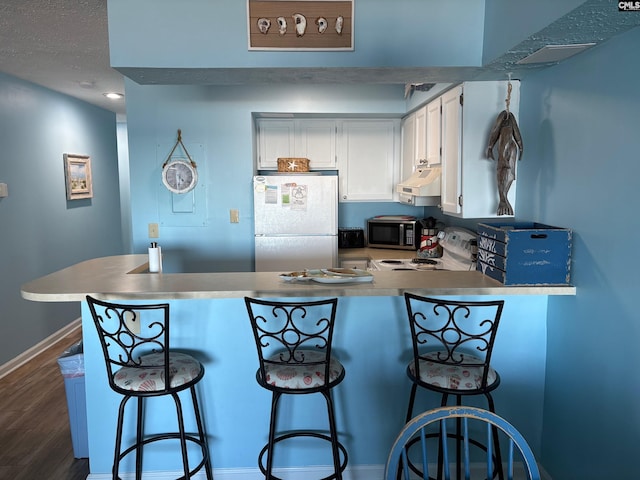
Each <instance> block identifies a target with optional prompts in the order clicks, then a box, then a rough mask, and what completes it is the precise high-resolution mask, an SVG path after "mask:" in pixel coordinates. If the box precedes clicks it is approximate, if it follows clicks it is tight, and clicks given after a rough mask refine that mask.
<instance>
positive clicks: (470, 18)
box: [108, 0, 484, 68]
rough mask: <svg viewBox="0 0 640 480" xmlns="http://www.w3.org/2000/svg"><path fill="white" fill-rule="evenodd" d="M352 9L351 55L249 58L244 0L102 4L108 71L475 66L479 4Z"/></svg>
mask: <svg viewBox="0 0 640 480" xmlns="http://www.w3.org/2000/svg"><path fill="white" fill-rule="evenodd" d="M354 5H355V7H354V8H355V13H354V17H355V22H354V24H355V30H356V34H355V37H354V39H355V49H354V51H353V52H326V51H325V52H320V51H316V52H256V51H248V49H247V47H248V40H247V2H246V0H242V1H240V0H218V1H215V2H212V1H208V0H182V1H180V2H173V1H167V0H137V1H136V2H130V1H127V0H110V1H109V9H108V12H109V42H110V50H111V65H112V66H114V67H141V66H142V67H153V68H167V67H175V68H180V67H183V68H190V67H191V68H193V67H199V68H207V67H213V68H220V67H225V68H240V67H262V66H264V67H322V68H324V67H327V66H329V65H330V66H333V67H340V66H346V67H380V66H387V67H392V66H400V67H405V66H430V65H438V66H459V65H465V66H478V65H480V63H481V56H482V35H483V22H484V0H466V1H465V2H464V7H462V6H461V5H460V4H459V3H457V2H447V1H442V0H420V1H416V0H394V1H393V2H389V1H384V0H356V1H355V2H354ZM452 26H455V28H452ZM461 32H464V34H462V35H461V34H460V33H461ZM390 36H392V37H393V41H389V38H390ZM132 45H135V47H136V48H131V46H132ZM205 46H206V48H203V47H205ZM399 46H401V48H399ZM399 50H401V52H400V54H399Z"/></svg>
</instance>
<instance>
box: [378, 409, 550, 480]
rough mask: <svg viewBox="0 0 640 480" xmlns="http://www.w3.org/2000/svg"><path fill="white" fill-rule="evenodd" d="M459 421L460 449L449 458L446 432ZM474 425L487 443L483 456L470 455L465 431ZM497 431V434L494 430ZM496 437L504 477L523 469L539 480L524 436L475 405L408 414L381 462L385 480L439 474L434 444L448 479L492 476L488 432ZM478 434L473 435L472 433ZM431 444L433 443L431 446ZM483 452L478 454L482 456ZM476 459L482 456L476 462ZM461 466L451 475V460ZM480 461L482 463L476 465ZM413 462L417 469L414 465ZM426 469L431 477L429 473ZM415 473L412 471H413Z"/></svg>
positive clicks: (492, 455) (514, 475)
mask: <svg viewBox="0 0 640 480" xmlns="http://www.w3.org/2000/svg"><path fill="white" fill-rule="evenodd" d="M459 420H461V423H462V438H463V444H464V448H463V450H462V458H453V457H452V455H451V454H450V451H451V450H452V449H451V448H450V446H449V441H448V440H447V439H448V432H449V431H451V430H453V429H455V428H456V424H457V422H458V421H459ZM474 427H480V428H478V429H477V431H480V432H484V434H485V435H486V440H485V442H484V444H485V445H487V446H488V448H487V449H486V451H485V452H484V455H480V456H478V455H475V456H474V455H473V450H472V449H473V446H474V440H473V439H472V438H471V435H470V432H471V431H472V430H474ZM496 432H499V433H496ZM495 435H500V436H502V437H503V438H502V441H501V442H500V443H501V444H502V445H503V447H504V446H505V445H506V448H505V452H504V455H502V458H506V459H507V461H506V465H505V466H504V468H503V470H504V471H505V472H506V475H507V478H508V480H512V479H513V478H523V477H522V475H523V474H526V478H527V479H529V480H540V472H539V469H538V465H537V463H536V460H535V457H534V455H533V452H532V451H531V448H530V447H529V445H528V444H527V442H526V440H525V439H524V437H523V436H522V435H521V434H520V433H519V432H518V430H516V428H515V427H514V426H513V425H511V424H510V423H509V422H507V421H506V420H505V419H503V418H502V417H500V416H498V415H496V414H495V413H493V412H489V411H488V410H484V409H481V408H476V407H457V406H449V407H440V408H436V409H434V410H428V411H426V412H424V413H422V414H420V415H417V416H416V417H414V418H412V419H411V420H410V421H409V422H408V423H407V424H406V425H405V426H404V427H403V428H402V430H401V431H400V433H399V434H398V436H397V437H396V440H395V442H394V443H393V446H392V447H391V451H390V453H389V457H388V459H387V464H386V467H385V477H384V478H385V480H408V479H409V478H412V479H415V478H421V479H424V480H427V479H430V478H434V475H439V474H440V472H437V470H438V463H439V461H438V458H437V457H438V456H439V454H438V453H435V452H433V450H434V449H436V448H437V449H438V450H440V451H441V452H442V455H443V458H444V462H443V467H444V471H443V472H442V473H443V475H444V479H445V480H450V479H451V478H458V479H461V478H464V479H466V480H472V479H476V478H493V475H494V473H495V471H496V466H495V461H496V460H495V459H496V455H495V453H496V452H494V451H493V450H492V448H491V445H493V444H494V442H493V437H494V436H495ZM477 436H478V433H477V432H476V433H475V434H474V438H477ZM434 443H437V445H434ZM483 457H484V458H483ZM480 460H483V461H482V462H480ZM453 462H455V463H456V464H462V465H464V477H462V476H460V474H458V476H455V475H454V476H452V474H451V470H452V468H451V465H450V464H451V463H453ZM481 463H482V464H483V465H482V466H481V465H480V464H481ZM416 465H418V466H419V468H416ZM429 472H431V476H430V473H429ZM416 474H417V475H418V476H416Z"/></svg>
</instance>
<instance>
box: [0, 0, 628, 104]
mask: <svg viewBox="0 0 640 480" xmlns="http://www.w3.org/2000/svg"><path fill="white" fill-rule="evenodd" d="M106 3H107V2H106V0H0V71H2V72H3V73H6V74H9V75H12V76H15V77H18V78H21V79H23V80H27V81H29V82H32V83H35V84H38V85H41V86H44V87H47V88H49V89H51V90H55V91H58V92H61V93H64V94H67V95H70V96H72V97H76V98H79V99H81V100H84V101H86V102H88V103H91V104H94V105H97V106H99V107H102V108H104V109H106V110H109V111H113V112H115V113H116V114H120V115H125V100H124V99H120V100H115V101H114V100H109V99H108V98H106V97H105V96H104V95H103V94H104V93H106V92H119V93H124V78H123V74H125V75H126V76H127V77H129V78H131V79H132V80H134V81H135V82H137V83H139V84H141V85H151V84H168V85H232V84H233V85H240V84H257V83H265V82H293V83H295V82H305V83H309V82H315V83H371V82H372V81H373V82H375V83H397V84H407V83H448V82H459V81H463V80H472V79H482V80H489V79H505V78H506V74H507V73H511V74H513V76H514V77H513V78H522V77H523V76H525V75H526V74H527V72H529V71H532V70H537V69H539V68H544V67H548V66H550V65H554V64H556V63H558V62H557V61H552V62H545V63H533V64H518V63H517V62H518V61H519V60H521V59H522V58H524V57H526V56H528V55H530V54H531V53H533V52H535V51H537V50H539V49H540V48H542V47H544V46H546V45H562V44H569V45H572V44H582V43H595V44H596V45H597V44H599V43H602V42H604V41H606V40H607V39H609V38H611V37H612V36H614V35H617V34H619V33H621V32H624V31H626V30H628V29H630V28H634V27H637V26H639V25H640V13H637V12H618V11H617V8H616V3H615V2H611V1H609V0H588V1H586V2H585V3H583V4H582V5H580V6H579V7H578V8H576V9H575V10H573V11H571V12H569V13H568V14H567V15H565V16H563V17H561V18H560V19H558V20H556V21H555V22H553V23H552V24H551V25H549V26H548V27H546V28H545V29H543V30H541V31H540V32H537V33H536V34H535V35H532V36H531V37H529V38H527V39H525V40H524V41H523V42H521V43H520V44H518V45H516V46H514V47H513V48H512V49H511V50H509V51H508V52H506V53H505V54H503V55H502V56H501V57H499V58H497V59H496V60H494V61H493V62H491V63H490V64H488V65H485V66H483V67H449V68H443V67H424V68H420V67H417V68H304V69H297V68H272V69H269V68H259V69H258V68H256V69H252V68H232V69H215V68H200V69H180V68H175V69H171V68H166V69H149V68H121V69H120V71H117V70H115V69H113V68H111V66H110V62H109V41H108V30H107V6H106Z"/></svg>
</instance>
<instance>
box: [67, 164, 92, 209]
mask: <svg viewBox="0 0 640 480" xmlns="http://www.w3.org/2000/svg"><path fill="white" fill-rule="evenodd" d="M64 174H65V180H66V185H67V200H79V199H82V198H92V197H93V184H92V181H91V157H89V156H87V155H75V154H72V153H65V154H64Z"/></svg>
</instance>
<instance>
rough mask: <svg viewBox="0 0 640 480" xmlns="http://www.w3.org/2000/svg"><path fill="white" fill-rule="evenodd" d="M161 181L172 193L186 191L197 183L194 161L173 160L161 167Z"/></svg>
mask: <svg viewBox="0 0 640 480" xmlns="http://www.w3.org/2000/svg"><path fill="white" fill-rule="evenodd" d="M162 183H164V186H165V187H167V188H168V189H169V191H171V192H173V193H187V192H190V191H191V190H193V189H194V188H195V186H196V184H197V183H198V170H197V169H196V165H195V163H193V162H191V161H185V160H174V161H172V162H170V163H166V164H165V165H164V166H163V167H162Z"/></svg>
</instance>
